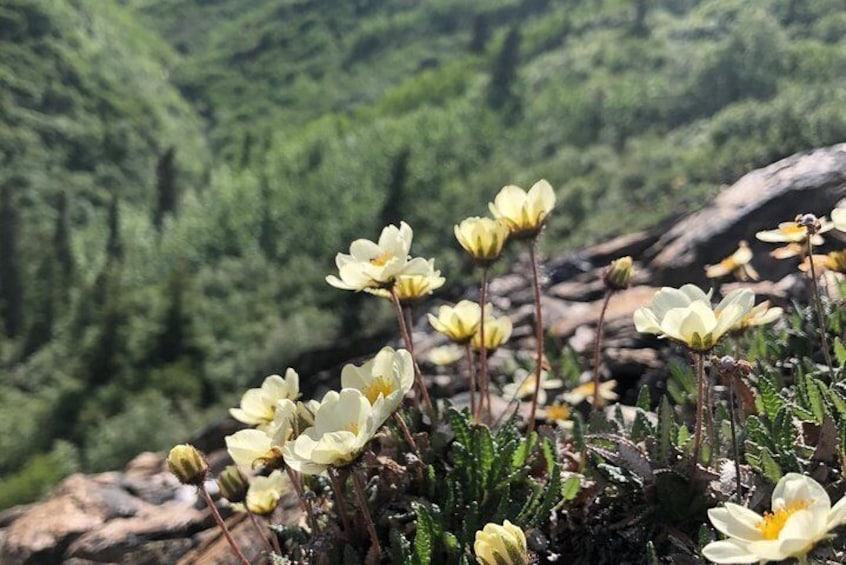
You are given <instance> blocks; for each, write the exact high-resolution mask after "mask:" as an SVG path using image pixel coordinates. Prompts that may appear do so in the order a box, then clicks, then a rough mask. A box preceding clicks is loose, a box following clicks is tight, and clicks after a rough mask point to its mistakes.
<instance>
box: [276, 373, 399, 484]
mask: <svg viewBox="0 0 846 565" xmlns="http://www.w3.org/2000/svg"><path fill="white" fill-rule="evenodd" d="M384 404H385V403H384V399H381V398H380V399H379V400H377V401H376V404H375V405H372V406H371V404H370V402H369V401H368V400H367V397H366V396H364V394H362V393H361V392H360V391H358V390H356V389H354V388H345V389H341V392H340V393H338V392H335V391H334V390H333V391H329V392H327V393H326V396H324V397H323V400H322V401H321V403H320V408H318V410H317V413H316V414H315V415H314V426H312V427H310V428H307V429H305V430H304V431H303V432H302V433H301V434H300V435H299V436H297V439H295V440H292V441H289V442H288V443H286V444H285V447H284V449H283V454H284V457H285V462H286V463H287V464H288V465H289V466H290V467H291V468H292V469H294V470H295V471H298V472H300V473H303V474H305V475H318V474H320V473H322V472H323V471H325V470H326V469H327V468H328V467H344V466H346V465H349V464H350V463H352V462H353V461H354V460H355V459H356V458H357V457H358V456H359V455H360V454H361V452H362V451H364V448H365V446H366V445H367V442H368V441H370V439H371V438H372V437H373V435H374V434H375V433H376V431H377V430H378V429H379V428H380V427H381V426H382V424H384V423H385V420H386V419H387V418H388V416H390V415H391V412H390V411H389V410H386V409H385V405H384Z"/></svg>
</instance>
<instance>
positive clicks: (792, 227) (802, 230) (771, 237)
mask: <svg viewBox="0 0 846 565" xmlns="http://www.w3.org/2000/svg"><path fill="white" fill-rule="evenodd" d="M819 222H820V229H819V231H817V234H815V235H814V237H813V238H812V239H811V243H813V244H814V245H822V244H823V243H824V240H823V238H822V237H820V236H819V234H821V233H825V232H827V231H830V230H831V229H832V228H834V224H832V223H831V222H829V221H828V220H827V219H826V218H825V216H823V217H822V218H819ZM755 237H757V238H758V239H759V240H761V241H765V242H767V243H803V242H804V241H805V240H806V239H807V238H808V229H807V228H806V227H805V226H802V225H799V224H797V223H796V222H795V221H792V222H781V223H780V224H779V225H778V227H777V228H776V229H774V230H764V231H759V232H758V233H756V234H755Z"/></svg>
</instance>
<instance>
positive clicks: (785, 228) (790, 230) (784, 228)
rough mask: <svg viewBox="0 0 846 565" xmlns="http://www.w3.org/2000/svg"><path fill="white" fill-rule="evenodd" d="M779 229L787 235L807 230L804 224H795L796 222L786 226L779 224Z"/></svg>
mask: <svg viewBox="0 0 846 565" xmlns="http://www.w3.org/2000/svg"><path fill="white" fill-rule="evenodd" d="M779 231H781V232H783V233H786V234H787V235H793V234H795V233H805V232H806V231H807V230H806V228H805V226H797V225H796V224H793V225H787V226H779Z"/></svg>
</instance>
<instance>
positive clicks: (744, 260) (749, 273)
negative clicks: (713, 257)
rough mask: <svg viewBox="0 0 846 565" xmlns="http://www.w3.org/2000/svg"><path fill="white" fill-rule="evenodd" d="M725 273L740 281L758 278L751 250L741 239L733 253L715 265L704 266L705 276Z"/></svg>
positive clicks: (710, 277) (714, 276) (716, 276)
mask: <svg viewBox="0 0 846 565" xmlns="http://www.w3.org/2000/svg"><path fill="white" fill-rule="evenodd" d="M726 275H734V276H735V277H736V278H737V280H740V281H747V280H753V281H757V280H758V279H759V278H760V276H759V275H758V271H756V270H755V268H754V267H753V266H752V250H751V249H749V244H748V243H746V242H745V241H741V242H740V244H739V245H738V247H737V250H736V251H735V252H734V253H732V254H731V255H729V256H728V257H726V258H725V259H723V260H722V261H720V262H719V263H717V264H716V265H706V266H705V276H706V277H708V278H709V279H718V278H720V277H724V276H726Z"/></svg>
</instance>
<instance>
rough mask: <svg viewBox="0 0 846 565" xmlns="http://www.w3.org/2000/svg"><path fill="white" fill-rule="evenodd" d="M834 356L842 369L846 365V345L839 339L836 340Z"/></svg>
mask: <svg viewBox="0 0 846 565" xmlns="http://www.w3.org/2000/svg"><path fill="white" fill-rule="evenodd" d="M834 356H835V357H836V358H837V364H838V365H840V366H841V367H842V366H843V365H844V364H846V345H843V342H842V341H841V340H840V338H839V337H836V338H834Z"/></svg>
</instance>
